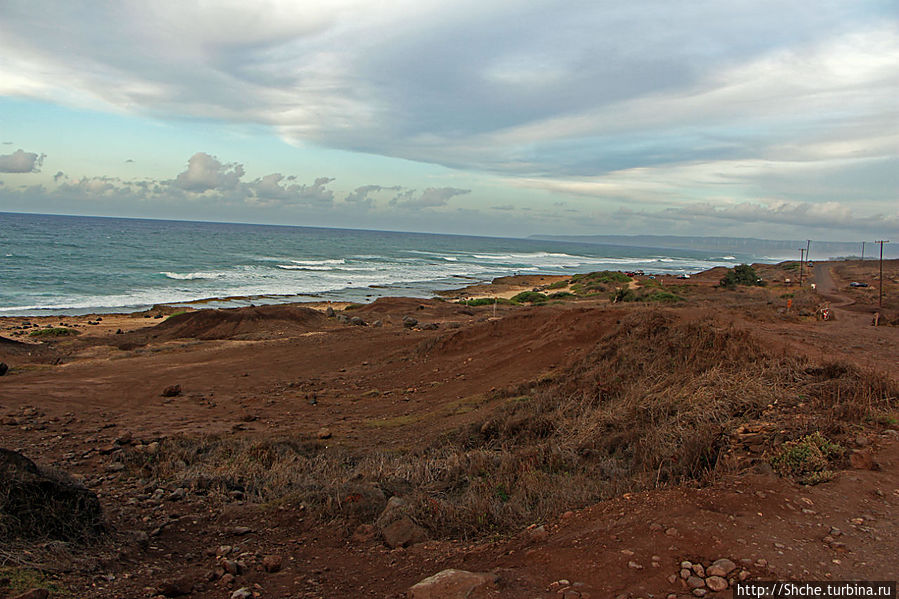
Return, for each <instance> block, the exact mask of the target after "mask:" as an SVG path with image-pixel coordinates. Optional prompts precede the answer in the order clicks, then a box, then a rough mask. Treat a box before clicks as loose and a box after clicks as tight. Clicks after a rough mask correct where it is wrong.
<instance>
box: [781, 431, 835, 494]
mask: <svg viewBox="0 0 899 599" xmlns="http://www.w3.org/2000/svg"><path fill="white" fill-rule="evenodd" d="M843 452H844V450H843V448H842V447H841V446H840V445H839V444H837V443H834V442H833V441H831V440H830V439H828V438H827V437H825V436H824V435H822V434H821V433H820V432H815V433H812V434H811V435H806V436H805V437H802V438H801V439H799V440H796V441H788V442H786V443H784V444H783V445H782V446H781V448H780V449H779V450H777V452H776V453H775V454H774V455H773V456H772V457H771V459H770V460H769V461H770V462H771V467H772V468H774V471H775V472H777V473H778V474H780V475H781V476H789V477H794V478H796V479H797V480H799V482H801V483H803V484H807V485H814V484H817V483H819V482H825V481H827V480H830V479H831V478H833V472H831V470H830V469H829V466H830V463H831V461H833V460H835V459H837V458H839V457H840V456H842V455H843Z"/></svg>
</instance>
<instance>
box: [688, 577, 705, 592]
mask: <svg viewBox="0 0 899 599" xmlns="http://www.w3.org/2000/svg"><path fill="white" fill-rule="evenodd" d="M687 586H688V587H690V588H691V589H701V588H703V587H705V580H703V579H702V578H700V577H699V576H691V577H690V578H688V579H687Z"/></svg>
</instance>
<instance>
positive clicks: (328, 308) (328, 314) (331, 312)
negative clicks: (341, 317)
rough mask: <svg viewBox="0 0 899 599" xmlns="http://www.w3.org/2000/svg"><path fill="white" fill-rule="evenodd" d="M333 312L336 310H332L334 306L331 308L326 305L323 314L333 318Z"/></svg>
mask: <svg viewBox="0 0 899 599" xmlns="http://www.w3.org/2000/svg"><path fill="white" fill-rule="evenodd" d="M335 314H336V312H334V308H332V307H331V306H328V307H327V309H325V316H327V317H328V318H334V315H335Z"/></svg>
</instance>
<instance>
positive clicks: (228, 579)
mask: <svg viewBox="0 0 899 599" xmlns="http://www.w3.org/2000/svg"><path fill="white" fill-rule="evenodd" d="M235 580H236V578H235V577H234V574H231V573H230V572H226V573H225V574H223V575H222V584H223V585H225V586H226V587H227V586H231V585H232V584H234V581H235Z"/></svg>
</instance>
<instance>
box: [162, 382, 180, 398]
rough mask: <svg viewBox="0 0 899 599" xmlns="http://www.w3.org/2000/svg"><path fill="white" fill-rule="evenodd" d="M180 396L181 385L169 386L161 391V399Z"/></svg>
mask: <svg viewBox="0 0 899 599" xmlns="http://www.w3.org/2000/svg"><path fill="white" fill-rule="evenodd" d="M179 395H181V385H169V386H168V387H166V388H165V389H163V390H162V396H163V397H177V396H179Z"/></svg>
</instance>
